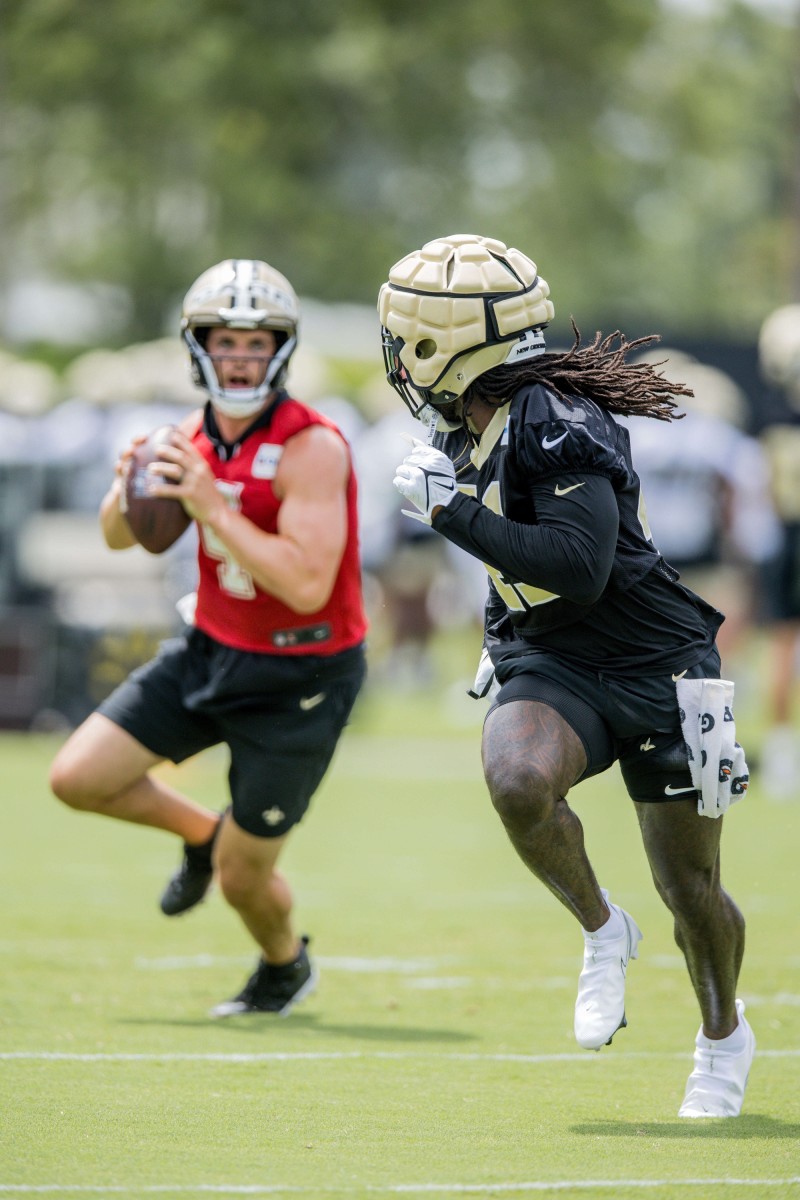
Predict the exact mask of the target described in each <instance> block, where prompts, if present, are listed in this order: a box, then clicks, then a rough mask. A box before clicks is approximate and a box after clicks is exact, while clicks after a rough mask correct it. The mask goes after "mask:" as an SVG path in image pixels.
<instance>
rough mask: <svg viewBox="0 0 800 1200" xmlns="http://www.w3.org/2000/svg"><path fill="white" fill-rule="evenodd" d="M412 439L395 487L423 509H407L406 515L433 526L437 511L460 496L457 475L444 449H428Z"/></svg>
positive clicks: (398, 469) (395, 480) (416, 439)
mask: <svg viewBox="0 0 800 1200" xmlns="http://www.w3.org/2000/svg"><path fill="white" fill-rule="evenodd" d="M413 440H414V449H413V450H412V451H411V453H410V454H407V455H406V457H405V458H404V459H403V461H402V462H401V463H400V466H399V467H398V468H397V474H396V475H395V477H394V486H395V487H396V488H397V490H398V492H400V494H401V495H402V496H405V498H406V500H410V501H411V503H412V504H415V505H416V506H417V508H418V509H419V510H420V511H419V512H418V513H415V512H409V511H408V509H405V508H404V509H403V510H402V511H403V514H404V516H406V517H413V518H414V520H415V521H422V523H423V524H424V525H430V523H431V513H432V511H433V510H434V508H436V507H437V506H438V505H441V506H442V507H443V508H446V507H447V505H448V504H449V503H450V501H451V500H452V499H453V497H454V496H455V495H456V494H457V493H458V488H457V487H456V472H455V467H454V466H453V464H452V463H451V461H450V459H449V458H448V457H447V455H446V454H442V452H441V450H436V449H435V448H434V447H433V446H426V445H425V443H424V442H421V441H420V440H419V438H414V439H413Z"/></svg>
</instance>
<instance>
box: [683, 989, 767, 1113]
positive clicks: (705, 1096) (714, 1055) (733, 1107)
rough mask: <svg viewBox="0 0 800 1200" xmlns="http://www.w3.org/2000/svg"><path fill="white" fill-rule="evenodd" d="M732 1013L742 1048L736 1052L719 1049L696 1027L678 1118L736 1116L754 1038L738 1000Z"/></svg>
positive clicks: (744, 1086)
mask: <svg viewBox="0 0 800 1200" xmlns="http://www.w3.org/2000/svg"><path fill="white" fill-rule="evenodd" d="M736 1012H737V1013H738V1015H739V1025H740V1026H741V1027H742V1028H743V1029H744V1034H745V1044H744V1049H742V1050H739V1051H738V1053H737V1052H736V1051H731V1050H721V1049H720V1044H719V1042H714V1041H712V1040H711V1038H707V1037H705V1036H704V1034H703V1029H702V1026H701V1027H700V1032H699V1033H698V1035H697V1038H696V1039H695V1051H694V1070H693V1071H692V1073H691V1075H690V1076H689V1081H688V1083H687V1084H686V1095H685V1096H684V1098H683V1104H682V1105H681V1107H680V1109H679V1110H678V1116H679V1117H738V1116H739V1113H740V1112H741V1111H742V1104H743V1102H744V1090H745V1088H746V1087H747V1077H748V1075H749V1074H750V1064H751V1063H752V1061H753V1055H754V1054H755V1052H756V1039H755V1036H754V1034H753V1031H752V1029H751V1028H750V1026H749V1025H748V1023H747V1021H746V1020H745V1016H744V1003H743V1002H742V1001H741V1000H737V1001H736Z"/></svg>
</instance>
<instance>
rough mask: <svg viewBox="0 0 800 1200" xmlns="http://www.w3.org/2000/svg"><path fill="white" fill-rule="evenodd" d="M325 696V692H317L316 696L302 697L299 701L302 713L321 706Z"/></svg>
mask: <svg viewBox="0 0 800 1200" xmlns="http://www.w3.org/2000/svg"><path fill="white" fill-rule="evenodd" d="M325 696H326V693H325V692H317V694H316V696H303V697H302V698H301V700H300V707H301V708H302V710H303V712H308V710H309V709H311V708H316V707H317V705H318V704H322V701H323V700H324V699H325Z"/></svg>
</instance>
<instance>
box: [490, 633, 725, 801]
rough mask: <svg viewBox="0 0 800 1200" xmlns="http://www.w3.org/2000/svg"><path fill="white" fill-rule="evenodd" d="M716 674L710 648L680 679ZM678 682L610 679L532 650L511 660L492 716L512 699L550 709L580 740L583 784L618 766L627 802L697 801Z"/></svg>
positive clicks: (664, 677)
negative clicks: (512, 669)
mask: <svg viewBox="0 0 800 1200" xmlns="http://www.w3.org/2000/svg"><path fill="white" fill-rule="evenodd" d="M719 673H720V659H719V653H718V651H717V649H716V647H712V648H711V650H710V651H709V652H708V654H707V655H706V657H705V658H704V659H703V660H702V661H701V662H699V663H698V664H697V665H696V666H693V667H688V668H687V669H686V670H684V671H682V672H679V675H678V677H685V678H686V679H719ZM675 683H676V675H673V674H669V675H643V676H640V677H636V678H628V677H622V676H620V675H614V676H612V675H608V674H605V673H602V672H598V671H591V670H586V669H585V668H582V667H578V666H575V665H573V664H572V663H568V662H565V661H564V660H563V659H561V658H557V657H556V656H555V655H553V654H547V653H546V652H543V651H535V652H532V653H530V654H526V655H525V656H524V657H523V658H522V659H520V660H519V661H518V662H516V663H515V674H513V675H512V676H511V678H510V679H508V680H507V681H506V682H505V683H504V684H503V685H502V686H501V688H500V691H499V692H498V693H497V695H496V697H495V699H494V703H493V705H492V706H491V708H490V709H489V712H491V711H492V709H493V708H495V707H496V706H497V705H498V704H509V703H511V702H513V701H514V700H537V701H539V702H540V703H541V704H548V705H549V706H550V707H551V708H554V709H555V710H556V712H557V713H559V714H560V716H562V717H563V718H564V720H565V721H566V722H567V724H568V725H570V726H571V727H572V728H573V729H574V730H575V732H576V733H577V735H578V737H579V738H580V739H581V741H582V742H583V747H584V749H585V751H586V764H587V765H586V770H585V771H584V773H583V775H581V777H580V779H588V778H589V777H590V776H592V775H598V774H600V772H601V771H605V770H607V769H608V767H610V766H611V764H612V763H614V762H619V765H620V769H621V771H622V777H623V779H624V781H625V786H626V788H627V789H628V795H629V796H630V797H631V799H632V800H638V801H642V802H645V803H654V802H657V801H661V800H671V799H674V798H675V797H676V796H681V797H682V798H684V799H686V798H689V799H691V798H694V799H695V800H696V799H697V792H696V791H693V789H692V776H691V772H690V770H689V758H688V755H687V751H686V743H685V742H684V740H683V734H682V732H681V727H680V718H679V716H678V697H677V693H676V690H675ZM487 716H488V713H487ZM580 779H577V780H576V781H575V782H576V783H579V782H580Z"/></svg>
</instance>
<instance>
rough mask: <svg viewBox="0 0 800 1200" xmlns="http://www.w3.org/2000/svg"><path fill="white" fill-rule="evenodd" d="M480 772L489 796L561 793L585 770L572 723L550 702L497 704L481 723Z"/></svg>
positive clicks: (583, 751)
mask: <svg viewBox="0 0 800 1200" xmlns="http://www.w3.org/2000/svg"><path fill="white" fill-rule="evenodd" d="M481 752H482V758H483V771H484V775H485V777H486V782H487V784H488V785H489V789H490V791H491V792H492V794H493V795H496V794H501V793H507V792H511V791H522V790H526V788H529V787H531V786H533V787H537V786H538V787H542V788H546V789H547V790H548V791H552V792H553V793H554V794H556V795H558V796H564V795H566V793H567V792H568V791H569V789H570V788H571V787H572V785H573V784H574V783H576V782H577V780H578V779H580V778H581V776H582V775H583V774H584V772H585V770H586V751H585V749H584V745H583V742H582V740H581V738H580V737H579V736H578V734H577V733H576V732H575V730H574V729H573V728H572V726H571V725H570V724H569V723H568V722H567V721H566V720H565V718H564V717H562V716H561V714H560V713H558V712H557V711H556V710H555V708H552V707H551V706H550V705H549V704H544V703H541V702H539V701H537V700H524V699H518V700H509V701H508V702H506V703H502V704H497V705H496V706H495V707H494V708H493V709H492V710H491V712H490V713H489V714H488V715H487V718H486V722H485V724H484V727H483V742H482V749H481Z"/></svg>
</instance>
